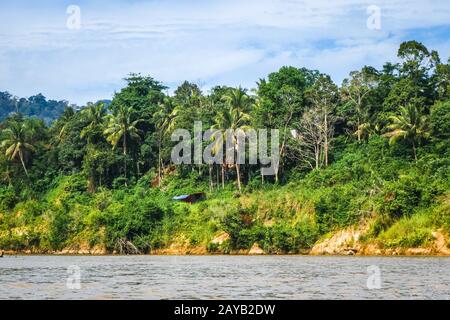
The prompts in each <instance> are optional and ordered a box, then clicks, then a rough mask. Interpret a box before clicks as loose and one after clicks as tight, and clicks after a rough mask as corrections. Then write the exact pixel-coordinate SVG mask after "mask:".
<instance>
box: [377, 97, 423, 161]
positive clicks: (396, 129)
mask: <svg viewBox="0 0 450 320" xmlns="http://www.w3.org/2000/svg"><path fill="white" fill-rule="evenodd" d="M390 120H391V124H390V125H389V126H388V129H389V131H388V132H387V133H385V136H386V137H389V142H390V143H391V144H392V143H395V142H397V141H398V140H399V139H404V140H406V141H408V142H409V143H411V146H412V150H413V156H414V160H415V161H417V150H416V149H417V146H418V144H419V142H420V139H421V138H426V137H428V135H429V133H428V128H427V117H426V116H424V115H422V114H420V112H419V111H418V109H417V107H416V106H414V105H412V104H410V105H408V106H406V107H403V106H401V107H400V113H399V114H398V115H395V116H391V117H390Z"/></svg>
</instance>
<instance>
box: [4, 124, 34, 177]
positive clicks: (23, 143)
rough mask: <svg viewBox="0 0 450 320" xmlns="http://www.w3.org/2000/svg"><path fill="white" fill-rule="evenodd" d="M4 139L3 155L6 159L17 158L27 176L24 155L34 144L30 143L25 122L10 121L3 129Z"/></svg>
mask: <svg viewBox="0 0 450 320" xmlns="http://www.w3.org/2000/svg"><path fill="white" fill-rule="evenodd" d="M3 135H4V137H5V138H4V139H3V141H2V144H1V145H2V147H3V148H5V149H6V151H5V155H6V157H7V159H8V160H10V161H11V160H14V159H17V158H19V160H20V162H21V164H22V167H23V170H24V171H25V174H26V176H27V177H28V170H27V167H26V165H25V160H24V158H25V155H26V153H27V152H29V151H34V150H35V148H34V146H33V145H32V144H31V143H30V135H29V128H28V126H27V124H26V123H25V122H11V124H10V125H9V127H8V128H6V129H4V130H3Z"/></svg>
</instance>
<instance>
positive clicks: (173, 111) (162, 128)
mask: <svg viewBox="0 0 450 320" xmlns="http://www.w3.org/2000/svg"><path fill="white" fill-rule="evenodd" d="M177 113H178V109H177V108H174V105H173V101H172V99H170V98H169V97H165V98H164V101H163V102H162V103H161V104H160V106H159V110H158V111H157V112H156V113H154V115H153V117H154V120H155V125H156V128H157V130H158V186H161V179H162V167H163V163H162V156H161V147H162V142H163V139H164V136H165V135H166V134H167V133H168V132H170V131H171V130H172V129H173V127H174V125H175V119H176V116H177Z"/></svg>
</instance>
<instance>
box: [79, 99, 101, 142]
mask: <svg viewBox="0 0 450 320" xmlns="http://www.w3.org/2000/svg"><path fill="white" fill-rule="evenodd" d="M81 114H82V115H83V116H84V118H85V119H86V121H87V123H88V125H87V126H85V127H84V128H83V130H81V133H80V137H81V138H86V139H87V141H88V142H89V143H94V142H95V141H96V140H97V139H98V138H99V136H100V134H101V132H102V130H103V123H104V121H105V116H106V108H105V104H104V103H103V102H99V103H96V104H93V103H88V105H87V107H86V108H84V109H83V110H82V111H81Z"/></svg>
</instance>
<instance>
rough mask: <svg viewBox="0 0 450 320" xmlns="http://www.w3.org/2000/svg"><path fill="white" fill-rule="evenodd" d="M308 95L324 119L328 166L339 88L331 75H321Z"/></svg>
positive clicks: (323, 126)
mask: <svg viewBox="0 0 450 320" xmlns="http://www.w3.org/2000/svg"><path fill="white" fill-rule="evenodd" d="M307 97H308V100H309V102H310V103H311V104H312V106H313V108H314V110H316V112H317V113H318V114H319V115H320V117H321V119H322V124H321V130H322V136H323V156H324V164H325V166H328V163H329V159H328V158H329V149H330V140H331V138H332V137H333V134H334V123H335V121H336V118H335V116H334V111H335V108H336V105H337V103H338V99H339V96H338V88H337V86H336V85H335V84H334V83H333V81H332V80H331V78H330V76H327V75H321V76H320V77H319V78H318V79H317V81H316V82H315V83H314V85H313V86H312V87H311V88H310V89H308V92H307Z"/></svg>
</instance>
